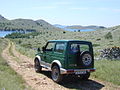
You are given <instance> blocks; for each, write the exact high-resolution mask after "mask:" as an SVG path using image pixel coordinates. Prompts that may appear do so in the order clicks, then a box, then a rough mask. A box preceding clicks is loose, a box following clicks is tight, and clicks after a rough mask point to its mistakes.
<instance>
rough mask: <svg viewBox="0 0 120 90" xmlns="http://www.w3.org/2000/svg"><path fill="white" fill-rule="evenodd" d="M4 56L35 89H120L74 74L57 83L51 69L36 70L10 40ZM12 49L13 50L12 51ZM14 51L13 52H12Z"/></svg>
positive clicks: (107, 83)
mask: <svg viewBox="0 0 120 90" xmlns="http://www.w3.org/2000/svg"><path fill="white" fill-rule="evenodd" d="M8 42H9V44H8V46H7V47H6V48H5V49H4V50H3V53H2V56H3V58H4V59H5V60H7V62H8V64H9V65H10V66H11V67H12V68H13V69H14V70H15V71H16V72H17V73H18V74H20V75H21V76H22V77H23V79H24V80H25V82H26V85H28V86H30V87H31V88H32V89H33V90H68V89H77V90H99V89H101V90H120V86H116V85H113V84H112V83H109V82H105V81H101V80H96V79H92V78H90V79H89V80H88V81H82V80H78V78H76V77H73V76H69V77H68V76H66V77H65V78H64V80H63V82H62V83H60V84H57V83H55V82H54V81H52V79H51V73H50V71H47V70H45V69H43V70H42V72H41V73H36V72H35V70H34V60H33V59H31V58H29V57H27V56H25V55H22V54H21V53H19V52H18V51H16V50H15V45H14V44H13V43H11V42H10V41H8ZM10 50H11V51H10ZM11 53H12V54H11Z"/></svg>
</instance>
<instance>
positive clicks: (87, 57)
mask: <svg viewBox="0 0 120 90" xmlns="http://www.w3.org/2000/svg"><path fill="white" fill-rule="evenodd" d="M80 62H81V64H82V65H83V66H84V67H88V66H90V65H91V64H92V55H91V54H90V52H88V51H85V52H83V53H81V55H80Z"/></svg>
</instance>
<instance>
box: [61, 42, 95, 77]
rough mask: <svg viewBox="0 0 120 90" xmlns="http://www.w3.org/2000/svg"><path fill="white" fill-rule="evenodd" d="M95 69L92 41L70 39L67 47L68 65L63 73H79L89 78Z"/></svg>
mask: <svg viewBox="0 0 120 90" xmlns="http://www.w3.org/2000/svg"><path fill="white" fill-rule="evenodd" d="M93 71H95V69H94V56H93V47H92V43H91V42H88V41H69V42H67V48H66V66H65V67H64V70H63V71H62V72H63V74H75V75H79V76H80V78H81V79H88V78H89V76H90V72H93Z"/></svg>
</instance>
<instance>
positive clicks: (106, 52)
mask: <svg viewBox="0 0 120 90" xmlns="http://www.w3.org/2000/svg"><path fill="white" fill-rule="evenodd" d="M100 57H102V58H106V59H113V60H120V47H116V46H115V47H112V48H106V49H103V50H102V51H101V55H100Z"/></svg>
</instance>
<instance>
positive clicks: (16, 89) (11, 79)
mask: <svg viewBox="0 0 120 90" xmlns="http://www.w3.org/2000/svg"><path fill="white" fill-rule="evenodd" d="M7 44H8V43H7V41H6V40H5V39H1V38H0V90H25V89H28V87H26V86H25V81H24V80H23V79H22V77H21V76H20V75H18V74H17V73H16V72H15V71H14V70H13V69H12V68H11V67H10V66H9V65H8V63H7V61H6V60H4V59H3V57H2V56H1V53H2V50H3V49H4V48H5V47H7Z"/></svg>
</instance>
